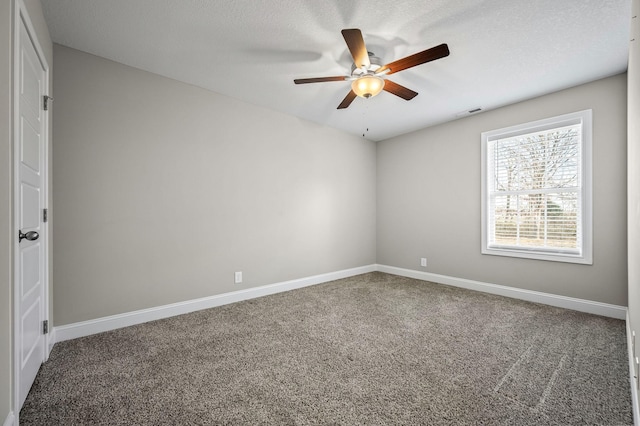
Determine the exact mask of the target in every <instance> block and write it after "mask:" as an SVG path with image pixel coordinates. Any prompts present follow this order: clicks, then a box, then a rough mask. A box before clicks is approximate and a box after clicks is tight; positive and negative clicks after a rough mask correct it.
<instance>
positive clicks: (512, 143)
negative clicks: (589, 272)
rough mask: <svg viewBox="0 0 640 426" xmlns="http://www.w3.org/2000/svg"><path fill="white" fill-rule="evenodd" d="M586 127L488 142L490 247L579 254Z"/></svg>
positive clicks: (535, 133) (574, 125) (556, 129)
mask: <svg viewBox="0 0 640 426" xmlns="http://www.w3.org/2000/svg"><path fill="white" fill-rule="evenodd" d="M581 128H582V125H581V124H572V125H566V126H562V127H557V128H552V129H548V130H542V131H535V132H531V133H526V134H520V135H515V136H510V137H506V138H499V139H495V140H489V141H488V142H487V143H488V146H487V148H488V152H487V155H488V157H487V159H488V165H487V166H488V172H489V176H488V180H487V190H488V196H489V200H488V201H489V209H488V210H489V211H488V213H489V233H488V234H489V235H488V246H489V247H492V248H495V247H502V248H518V249H524V250H535V251H543V252H556V253H568V254H580V250H581V247H582V241H581V234H582V232H581V226H582V217H581V213H582V212H581V205H582V199H581V194H582V191H581V186H582V176H581V170H582V167H581V164H580V161H581V157H582V156H581V146H582V143H581V142H582V135H581Z"/></svg>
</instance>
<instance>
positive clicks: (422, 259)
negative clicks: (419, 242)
mask: <svg viewBox="0 0 640 426" xmlns="http://www.w3.org/2000/svg"><path fill="white" fill-rule="evenodd" d="M420 266H422V267H424V268H426V267H427V258H426V257H421V258H420Z"/></svg>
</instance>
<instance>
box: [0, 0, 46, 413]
mask: <svg viewBox="0 0 640 426" xmlns="http://www.w3.org/2000/svg"><path fill="white" fill-rule="evenodd" d="M13 4H14V2H13V1H1V2H0V422H4V421H5V419H6V418H7V416H8V414H9V413H10V412H11V410H12V408H13V392H12V388H13V384H12V379H13V366H12V354H13V341H12V333H13V310H12V309H13V303H12V300H13V291H12V290H13V266H12V265H13V257H12V247H13V242H14V238H15V233H14V225H13V221H12V220H13V219H12V215H13V175H12V171H13V148H12V146H13V143H12V134H13V112H12V111H13V95H12V90H13V88H12V74H13V68H12V61H11V59H12V54H13V53H12V51H13V33H12V28H13V18H14V16H13V15H14V9H13ZM25 5H26V7H27V10H28V13H29V15H30V17H31V21H32V23H33V26H34V29H35V32H36V35H37V38H38V41H39V42H40V45H41V47H42V49H43V51H44V55H45V58H46V59H47V61H48V63H49V67H50V68H51V67H52V64H53V45H52V43H51V38H50V36H49V31H48V29H47V25H46V23H45V20H44V15H43V14H42V5H41V4H40V0H25ZM50 77H51V76H50ZM50 84H51V81H50ZM50 124H51V122H50ZM49 149H51V145H50V146H49Z"/></svg>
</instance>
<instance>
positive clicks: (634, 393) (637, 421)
mask: <svg viewBox="0 0 640 426" xmlns="http://www.w3.org/2000/svg"><path fill="white" fill-rule="evenodd" d="M626 320H627V350H628V351H629V382H630V383H631V406H632V407H633V424H634V425H636V426H640V406H639V405H638V404H639V402H638V387H637V385H636V383H637V382H636V378H635V377H634V376H635V375H636V374H640V371H635V372H634V370H635V368H634V366H633V343H632V342H631V319H630V318H629V310H627V316H626Z"/></svg>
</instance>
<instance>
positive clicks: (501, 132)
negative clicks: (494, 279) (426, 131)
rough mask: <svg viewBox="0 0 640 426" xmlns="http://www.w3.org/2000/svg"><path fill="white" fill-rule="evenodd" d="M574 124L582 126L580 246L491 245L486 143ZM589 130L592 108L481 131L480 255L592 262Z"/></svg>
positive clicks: (590, 145) (590, 131)
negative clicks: (568, 248)
mask: <svg viewBox="0 0 640 426" xmlns="http://www.w3.org/2000/svg"><path fill="white" fill-rule="evenodd" d="M575 124H581V126H582V132H581V135H582V140H581V143H580V147H581V162H580V167H581V168H580V173H581V176H580V179H579V180H580V189H579V191H580V195H581V197H580V198H581V201H582V202H581V205H580V208H581V215H580V216H581V223H579V224H578V230H579V231H578V232H581V236H582V237H581V238H579V239H578V240H579V241H581V243H582V245H581V247H578V253H567V252H566V251H565V252H563V251H562V250H558V251H554V250H546V249H545V250H538V249H531V248H525V247H511V246H510V247H504V246H491V245H490V238H489V232H490V229H491V224H490V223H489V222H490V218H491V215H490V212H489V208H490V203H489V196H490V195H491V194H490V193H489V188H488V185H489V182H490V179H491V178H492V174H493V172H492V171H491V170H490V167H489V163H488V161H489V160H490V159H489V152H488V150H489V143H490V142H492V141H495V140H499V139H504V138H509V137H513V136H518V135H524V134H528V133H533V132H536V131H545V130H551V129H554V128H559V127H564V126H567V125H575ZM592 131H593V130H592V110H590V109H589V110H584V111H578V112H574V113H570V114H565V115H560V116H557V117H551V118H547V119H544V120H538V121H532V122H529V123H524V124H519V125H516V126H511V127H505V128H502V129H496V130H491V131H488V132H483V133H482V165H481V169H482V177H481V187H482V188H481V193H482V214H481V217H482V254H489V255H497V256H510V257H520V258H526V259H537V260H550V261H556V262H571V263H581V264H588V265H592V264H593V225H592V224H593V222H592V214H593V213H592V210H593V206H592V167H593V166H592Z"/></svg>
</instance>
